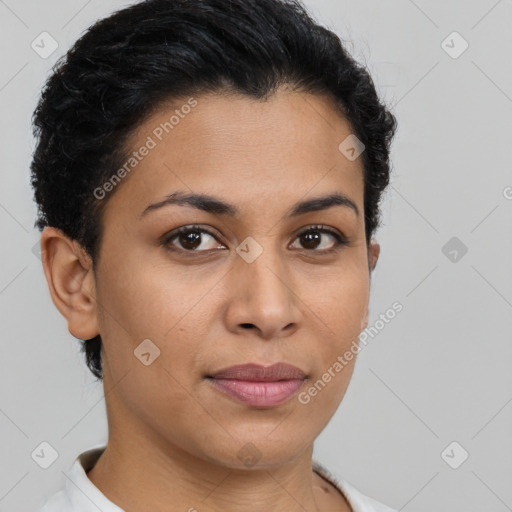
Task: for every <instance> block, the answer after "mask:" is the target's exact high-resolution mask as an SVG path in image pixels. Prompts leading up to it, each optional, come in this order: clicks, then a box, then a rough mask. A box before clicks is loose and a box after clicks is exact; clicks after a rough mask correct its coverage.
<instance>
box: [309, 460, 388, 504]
mask: <svg viewBox="0 0 512 512" xmlns="http://www.w3.org/2000/svg"><path fill="white" fill-rule="evenodd" d="M313 470H314V471H316V472H317V473H318V474H320V476H322V477H323V478H325V479H326V480H327V481H328V482H330V483H331V484H332V485H334V487H336V488H337V489H338V490H339V491H340V492H341V493H342V494H343V496H345V499H346V500H347V502H348V503H349V504H350V506H351V507H352V510H353V512H397V511H396V510H395V509H393V508H391V507H388V506H387V505H384V503H381V502H380V501H377V500H375V499H374V498H372V497H370V496H367V495H365V494H363V493H362V492H361V491H360V490H359V489H358V488H356V487H355V486H353V485H352V484H351V483H350V482H348V481H346V480H343V479H341V478H337V477H336V476H334V475H333V474H332V473H331V472H330V471H328V470H327V469H326V468H325V467H324V466H323V465H321V464H320V463H319V462H318V461H315V460H313Z"/></svg>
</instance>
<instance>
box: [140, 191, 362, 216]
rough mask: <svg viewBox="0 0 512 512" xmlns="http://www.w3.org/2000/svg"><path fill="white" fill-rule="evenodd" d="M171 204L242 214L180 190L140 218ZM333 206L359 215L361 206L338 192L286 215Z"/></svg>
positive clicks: (301, 204) (304, 203)
mask: <svg viewBox="0 0 512 512" xmlns="http://www.w3.org/2000/svg"><path fill="white" fill-rule="evenodd" d="M169 205H178V206H192V207H193V208H197V209H198V210H203V211H205V212H207V213H211V214H213V215H226V216H229V217H236V216H238V215H239V214H240V210H239V209H238V208H237V207H236V206H234V205H232V204H229V203H226V202H225V201H223V200H221V199H219V198H216V197H213V196H209V195H207V194H192V193H185V192H183V191H181V190H178V191H176V192H172V193H171V194H169V195H167V196H166V197H165V199H164V200H163V201H159V202H158V203H153V204H150V205H149V206H147V207H146V208H145V209H144V211H143V212H142V213H141V214H140V216H139V218H142V217H143V216H145V215H146V214H147V213H149V212H150V211H154V210H157V209H159V208H163V207H164V206H169ZM333 206H343V207H345V208H348V209H351V210H352V211H353V212H354V213H355V214H356V216H359V208H358V207H357V205H356V203H355V202H354V201H352V199H350V198H349V197H348V196H346V195H345V194H341V193H338V192H336V193H334V194H329V195H327V196H321V197H314V198H312V199H307V200H305V201H301V202H299V203H296V204H295V205H294V206H292V208H291V209H290V210H289V211H288V212H287V213H286V215H285V217H286V218H293V217H298V216H299V215H304V214H305V213H309V212H317V211H321V210H327V209H328V208H332V207H333Z"/></svg>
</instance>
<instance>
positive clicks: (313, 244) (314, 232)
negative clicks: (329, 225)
mask: <svg viewBox="0 0 512 512" xmlns="http://www.w3.org/2000/svg"><path fill="white" fill-rule="evenodd" d="M325 235H329V237H330V238H331V239H334V243H331V244H330V246H327V247H325V242H324V240H326V236H325ZM297 240H299V242H300V244H301V246H302V247H303V248H304V249H306V250H308V251H316V252H320V253H322V252H331V251H335V250H337V249H339V248H340V246H342V245H347V243H348V242H347V240H345V238H343V237H342V236H341V235H339V234H338V233H336V232H335V231H332V230H330V229H326V228H324V227H323V226H313V227H311V228H308V229H307V230H305V231H302V232H301V233H299V235H298V237H297ZM327 243H328V242H327ZM322 244H323V245H324V247H322Z"/></svg>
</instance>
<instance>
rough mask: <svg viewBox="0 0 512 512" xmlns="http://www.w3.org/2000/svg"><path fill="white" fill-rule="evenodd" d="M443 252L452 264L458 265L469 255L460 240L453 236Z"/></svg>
mask: <svg viewBox="0 0 512 512" xmlns="http://www.w3.org/2000/svg"><path fill="white" fill-rule="evenodd" d="M441 252H442V253H443V254H444V255H445V256H446V257H447V258H448V259H449V260H450V261H451V262H452V263H458V262H459V261H460V260H461V259H462V258H463V257H464V256H465V255H466V254H467V252H468V248H467V246H466V245H465V244H464V243H463V242H462V241H461V240H460V239H459V238H457V237H456V236H453V237H452V238H450V240H448V242H446V243H445V244H444V245H443V247H442V248H441Z"/></svg>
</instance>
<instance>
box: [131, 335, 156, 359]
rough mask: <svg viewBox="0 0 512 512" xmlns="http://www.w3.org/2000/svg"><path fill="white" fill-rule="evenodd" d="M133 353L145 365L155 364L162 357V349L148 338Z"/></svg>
mask: <svg viewBox="0 0 512 512" xmlns="http://www.w3.org/2000/svg"><path fill="white" fill-rule="evenodd" d="M133 353H134V354H135V357H136V358H137V359H138V360H139V361H140V362H141V363H142V364H143V365H144V366H149V365H151V364H153V362H154V361H155V359H156V358H158V357H160V349H159V348H158V347H157V346H156V345H155V344H154V343H153V342H152V341H151V340H150V339H148V338H146V339H145V340H143V341H142V342H141V343H140V344H139V345H137V347H136V348H135V350H134V351H133Z"/></svg>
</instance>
